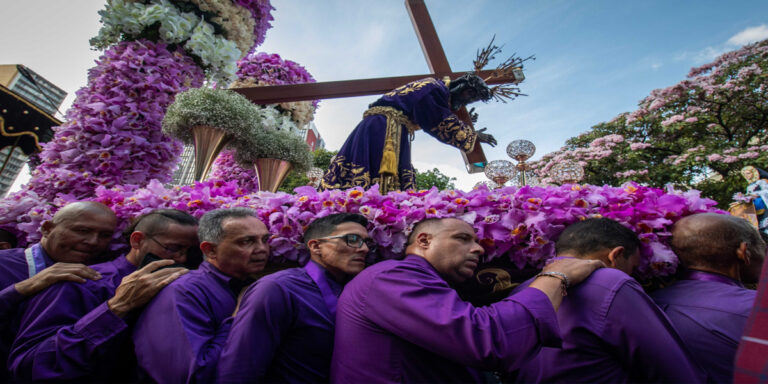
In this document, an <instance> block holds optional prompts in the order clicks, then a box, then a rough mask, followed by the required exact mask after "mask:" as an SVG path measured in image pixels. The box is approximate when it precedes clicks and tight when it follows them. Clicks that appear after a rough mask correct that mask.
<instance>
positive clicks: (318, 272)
mask: <svg viewBox="0 0 768 384" xmlns="http://www.w3.org/2000/svg"><path fill="white" fill-rule="evenodd" d="M304 271H306V272H307V274H308V275H309V277H310V278H312V281H314V282H315V285H317V287H318V288H320V294H321V295H322V296H323V301H324V302H325V306H326V307H327V308H328V312H330V313H331V317H332V318H334V319H335V318H336V304H337V303H338V301H339V298H338V297H337V296H336V294H334V293H333V290H332V289H331V286H330V285H329V284H328V277H327V276H325V269H323V268H322V267H320V266H319V265H317V264H316V263H314V262H313V261H311V260H310V261H309V262H308V263H307V265H305V266H304Z"/></svg>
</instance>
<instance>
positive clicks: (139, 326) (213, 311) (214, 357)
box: [133, 261, 240, 383]
mask: <svg viewBox="0 0 768 384" xmlns="http://www.w3.org/2000/svg"><path fill="white" fill-rule="evenodd" d="M239 293H240V286H239V283H238V281H237V280H236V279H234V278H233V277H230V276H227V275H225V274H224V273H222V272H221V271H219V270H218V269H216V267H214V266H213V265H211V263H209V262H207V261H204V262H203V263H202V264H200V267H199V268H198V269H196V270H194V271H189V272H188V273H187V274H185V275H183V276H181V277H179V278H178V279H176V281H174V282H172V283H171V284H169V285H168V286H167V287H165V288H164V289H163V290H162V291H160V293H158V294H157V296H156V297H155V298H154V299H153V300H152V301H151V302H150V303H149V305H147V307H146V309H144V312H143V313H142V314H141V316H140V317H139V320H138V321H137V322H136V327H135V328H134V331H133V342H134V345H135V349H136V359H137V360H138V364H139V367H140V369H141V370H142V372H143V373H146V374H147V375H148V376H149V377H150V378H151V379H152V381H154V382H157V383H192V382H196V383H210V382H213V379H214V378H215V375H216V364H217V363H218V361H219V355H220V354H221V349H222V347H224V342H225V341H226V340H227V335H228V334H229V327H230V324H231V323H230V322H227V321H225V320H226V319H227V318H229V317H230V316H231V315H232V312H234V310H235V305H236V303H237V295H238V294H239Z"/></svg>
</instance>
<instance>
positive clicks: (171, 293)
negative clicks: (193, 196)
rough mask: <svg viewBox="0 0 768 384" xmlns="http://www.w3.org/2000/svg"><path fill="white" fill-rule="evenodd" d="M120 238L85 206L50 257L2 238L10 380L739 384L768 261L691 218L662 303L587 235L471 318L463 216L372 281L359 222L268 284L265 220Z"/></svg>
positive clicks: (564, 245) (433, 224) (605, 242)
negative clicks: (739, 365)
mask: <svg viewBox="0 0 768 384" xmlns="http://www.w3.org/2000/svg"><path fill="white" fill-rule="evenodd" d="M116 223H117V218H116V217H115V214H114V213H113V212H112V211H111V210H110V209H109V208H108V207H106V206H104V205H102V204H99V203H95V202H77V203H72V204H70V205H67V206H65V207H63V208H62V209H60V210H59V211H58V212H57V213H56V215H55V216H54V217H53V218H52V220H50V221H46V222H44V223H43V224H42V226H41V228H40V232H41V235H42V239H41V241H40V243H38V244H32V245H30V246H29V247H27V248H14V246H15V243H14V241H13V240H12V239H8V240H6V239H5V238H2V239H0V240H2V242H0V246H2V247H3V248H8V249H6V250H2V251H0V297H1V299H0V322H2V330H1V331H0V358H2V359H3V361H5V362H6V368H7V369H6V370H3V371H2V372H0V382H38V381H54V382H157V383H187V382H189V383H191V382H195V383H214V382H218V383H246V382H248V383H250V382H280V383H284V382H287V383H315V382H334V383H379V382H381V383H442V382H468V383H469V382H471V383H476V382H519V383H538V382H547V383H549V382H568V383H571V382H607V383H624V382H658V383H704V382H710V383H723V382H731V381H732V380H733V377H734V371H735V368H734V358H735V356H736V353H737V348H738V347H739V342H740V340H741V339H742V334H743V332H744V329H745V325H746V323H747V318H748V316H749V315H750V311H751V310H752V307H753V303H754V301H755V297H756V293H755V291H754V290H749V289H746V288H744V286H743V285H742V284H743V283H756V282H757V280H758V279H759V272H760V268H761V266H762V262H763V259H764V257H765V253H766V244H765V242H764V241H763V239H762V238H761V237H760V235H759V233H758V232H757V231H756V230H755V228H753V227H752V226H751V225H750V224H749V223H747V222H746V221H744V220H742V219H739V218H734V217H731V216H727V215H720V214H697V215H692V216H688V217H685V218H683V219H681V220H679V221H678V222H677V223H676V224H675V225H674V227H673V230H672V240H671V246H672V248H673V250H674V251H675V253H676V254H677V255H678V257H679V258H680V261H681V265H682V267H681V271H680V273H679V274H678V279H677V280H676V282H675V283H673V284H671V285H669V286H667V287H664V288H662V289H658V290H656V291H654V292H652V293H651V295H650V296H649V295H648V294H646V292H645V291H644V290H643V288H642V287H641V285H640V284H639V283H638V282H637V281H636V280H635V279H634V278H633V277H632V272H633V270H634V269H635V268H636V267H637V266H638V264H639V263H640V248H641V242H640V240H639V239H638V237H637V235H636V234H635V233H633V232H632V231H630V230H629V229H627V228H626V227H624V226H622V225H621V224H619V223H618V222H615V221H613V220H610V219H606V218H600V219H588V220H584V221H580V222H578V223H576V224H573V225H571V226H569V227H568V228H566V229H565V231H564V232H563V233H562V234H561V235H560V236H559V238H558V240H557V242H556V253H557V256H556V257H555V259H554V260H553V261H552V262H550V263H548V264H547V265H546V266H545V267H544V268H543V270H542V271H541V273H539V274H538V275H536V276H535V277H533V278H531V279H530V280H528V281H526V282H524V283H523V284H521V285H519V286H518V287H516V288H515V289H514V290H513V291H512V292H511V293H510V294H509V296H508V297H506V298H504V299H503V300H501V301H499V302H496V303H494V304H491V305H488V306H482V307H477V306H474V305H472V304H470V303H469V302H466V301H464V300H462V299H461V298H460V296H459V294H458V293H457V291H456V290H455V287H456V286H457V285H458V284H460V283H462V282H464V281H466V280H468V279H470V278H472V277H473V276H474V273H475V270H476V268H477V266H478V264H479V263H480V262H481V260H482V256H483V253H484V251H483V248H482V247H481V246H480V245H479V243H478V238H477V235H476V234H475V231H474V229H473V227H472V226H471V225H470V224H468V223H466V222H464V221H462V220H460V219H457V218H442V219H437V218H430V219H425V220H423V221H421V222H419V223H417V224H416V225H415V226H414V228H413V230H412V232H411V233H410V234H409V237H408V241H407V248H406V250H405V253H404V255H403V258H401V259H398V260H386V261H382V262H379V263H376V264H374V265H371V266H367V265H366V260H367V257H366V256H367V255H368V254H369V252H371V251H373V250H374V249H375V247H376V244H375V243H374V242H373V241H372V239H371V237H370V235H369V233H368V231H367V229H366V228H367V225H368V221H367V220H366V218H365V217H363V216H361V215H358V214H351V213H339V214H332V215H329V216H325V217H322V218H318V219H316V220H314V221H313V222H312V223H311V224H310V225H309V226H308V227H307V228H306V230H305V233H304V244H305V246H306V248H307V250H308V252H309V254H310V260H309V262H308V263H307V264H306V265H305V266H303V267H297V268H288V269H283V270H281V271H279V272H274V273H271V274H266V275H265V273H264V269H265V267H266V266H267V262H268V260H269V256H270V250H269V244H268V241H269V239H270V237H271V234H270V233H269V231H268V229H267V226H266V225H265V224H264V223H263V222H262V221H261V220H260V219H259V218H258V217H257V216H256V214H255V213H254V212H253V211H252V210H249V209H246V208H229V209H218V210H214V211H211V212H208V213H206V214H205V215H204V216H203V217H202V218H201V219H200V220H199V221H198V220H197V219H195V218H194V217H192V216H190V215H189V214H187V213H185V212H182V211H177V210H170V209H159V210H155V211H152V212H150V213H148V214H145V215H142V216H140V217H137V218H135V219H134V220H133V222H132V224H131V226H130V227H129V228H128V229H127V230H126V232H125V234H126V236H125V241H126V242H127V244H128V245H130V250H129V251H128V252H127V253H126V254H125V255H122V256H120V257H118V258H115V259H113V260H108V261H105V260H104V259H103V258H104V255H105V254H108V251H109V250H108V248H109V246H110V243H111V241H112V239H113V235H114V232H115V227H116ZM6 243H7V245H6ZM198 252H202V255H203V257H204V259H203V260H202V262H201V263H200V264H199V266H197V265H196V264H197V263H196V262H194V259H195V258H197V257H199V254H198ZM198 261H199V260H198ZM763 273H765V272H763ZM763 283H765V282H763ZM753 360H754V359H753ZM750 361H751V360H750ZM751 364H753V365H754V363H751ZM752 368H753V369H754V367H752ZM757 371H758V372H757V373H755V374H754V375H753V376H750V374H751V373H749V372H748V371H747V370H742V371H738V370H736V374H737V377H738V375H739V373H740V372H741V374H742V376H741V377H742V379H743V378H747V379H754V380H755V381H757V380H766V379H765V372H763V373H762V376H760V375H761V373H760V372H759V367H758V369H757ZM760 377H763V378H762V379H761V378H760Z"/></svg>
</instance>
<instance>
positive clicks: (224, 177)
mask: <svg viewBox="0 0 768 384" xmlns="http://www.w3.org/2000/svg"><path fill="white" fill-rule="evenodd" d="M208 180H221V181H227V182H235V184H237V186H238V187H239V188H240V189H242V190H243V191H245V193H251V192H256V191H258V190H259V183H258V180H259V176H258V174H257V173H256V170H255V169H254V168H253V167H241V166H240V164H239V163H238V162H237V160H235V151H234V150H233V149H225V150H223V151H221V154H219V157H217V158H216V161H215V162H214V163H213V167H211V174H210V176H208Z"/></svg>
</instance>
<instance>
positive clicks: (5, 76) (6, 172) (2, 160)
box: [0, 64, 67, 196]
mask: <svg viewBox="0 0 768 384" xmlns="http://www.w3.org/2000/svg"><path fill="white" fill-rule="evenodd" d="M0 85H2V86H4V87H5V88H7V89H8V90H10V91H11V92H12V93H13V94H15V95H16V96H20V97H21V98H23V99H24V100H26V101H28V102H29V103H31V104H32V105H34V106H35V107H37V108H39V109H40V110H42V111H44V112H45V113H47V114H48V115H51V116H54V115H55V114H56V113H57V112H58V111H59V107H60V106H61V103H62V102H63V101H64V98H66V97H67V93H66V92H65V91H64V90H63V89H61V88H59V87H57V86H56V85H54V84H53V83H51V82H50V81H48V80H46V79H45V78H44V77H42V76H40V75H39V74H37V73H36V72H34V71H32V70H31V69H29V68H27V67H25V66H23V65H21V64H6V65H0ZM24 112H25V113H26V112H27V111H24ZM20 128H22V129H23V127H16V129H17V130H19V129H20ZM35 128H37V127H35ZM3 134H4V135H5V133H3ZM41 137H42V135H41ZM27 160H28V156H27V155H25V154H24V151H22V150H21V148H19V147H18V146H6V147H4V148H2V150H0V164H2V167H0V170H1V171H0V196H5V195H7V194H8V190H9V189H10V187H11V186H12V185H13V182H14V181H15V180H16V177H18V175H19V173H20V172H21V170H22V168H23V167H24V164H26V163H27Z"/></svg>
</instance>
